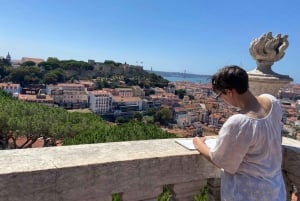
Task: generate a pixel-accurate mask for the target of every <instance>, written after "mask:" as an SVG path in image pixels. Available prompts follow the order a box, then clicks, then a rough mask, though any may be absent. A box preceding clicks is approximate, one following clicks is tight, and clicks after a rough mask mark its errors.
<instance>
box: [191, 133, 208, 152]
mask: <svg viewBox="0 0 300 201" xmlns="http://www.w3.org/2000/svg"><path fill="white" fill-rule="evenodd" d="M205 140H206V138H205V137H194V139H193V144H194V146H195V147H196V149H198V151H200V152H201V150H202V149H203V146H206V144H205ZM206 147H207V146H206Z"/></svg>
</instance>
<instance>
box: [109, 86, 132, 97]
mask: <svg viewBox="0 0 300 201" xmlns="http://www.w3.org/2000/svg"><path fill="white" fill-rule="evenodd" d="M113 95H114V96H120V97H132V96H133V90H132V88H115V89H114V90H113Z"/></svg>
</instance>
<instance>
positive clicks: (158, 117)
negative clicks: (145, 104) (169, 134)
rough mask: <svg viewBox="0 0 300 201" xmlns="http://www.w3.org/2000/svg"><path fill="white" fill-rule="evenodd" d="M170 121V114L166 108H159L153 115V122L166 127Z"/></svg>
mask: <svg viewBox="0 0 300 201" xmlns="http://www.w3.org/2000/svg"><path fill="white" fill-rule="evenodd" d="M170 119H171V114H170V110H169V109H168V108H161V109H160V110H159V111H157V112H156V113H155V115H154V121H156V122H159V123H160V124H162V125H168V123H169V121H170Z"/></svg>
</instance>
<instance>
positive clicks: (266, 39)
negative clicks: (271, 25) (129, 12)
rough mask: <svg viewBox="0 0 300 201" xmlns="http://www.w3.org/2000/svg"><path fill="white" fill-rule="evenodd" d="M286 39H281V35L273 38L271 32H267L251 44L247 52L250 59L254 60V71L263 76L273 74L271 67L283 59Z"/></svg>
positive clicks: (287, 43) (287, 44)
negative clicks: (255, 65) (255, 66)
mask: <svg viewBox="0 0 300 201" xmlns="http://www.w3.org/2000/svg"><path fill="white" fill-rule="evenodd" d="M287 38H288V36H287V35H284V36H283V37H281V34H277V35H276V36H275V37H273V36H272V32H268V33H266V34H263V35H262V36H260V37H259V38H256V39H254V40H253V41H252V42H251V44H250V48H249V51H250V54H251V56H252V58H253V59H254V60H256V64H257V68H256V70H258V71H261V72H262V73H265V74H274V72H273V71H272V69H271V66H272V65H273V63H274V62H275V61H278V60H280V59H282V58H283V57H284V54H285V50H286V49H287V48H288V46H289V42H288V40H287Z"/></svg>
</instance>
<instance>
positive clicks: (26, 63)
mask: <svg viewBox="0 0 300 201" xmlns="http://www.w3.org/2000/svg"><path fill="white" fill-rule="evenodd" d="M35 65H36V63H35V62H33V61H25V62H23V63H22V64H21V66H22V67H29V66H35Z"/></svg>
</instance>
